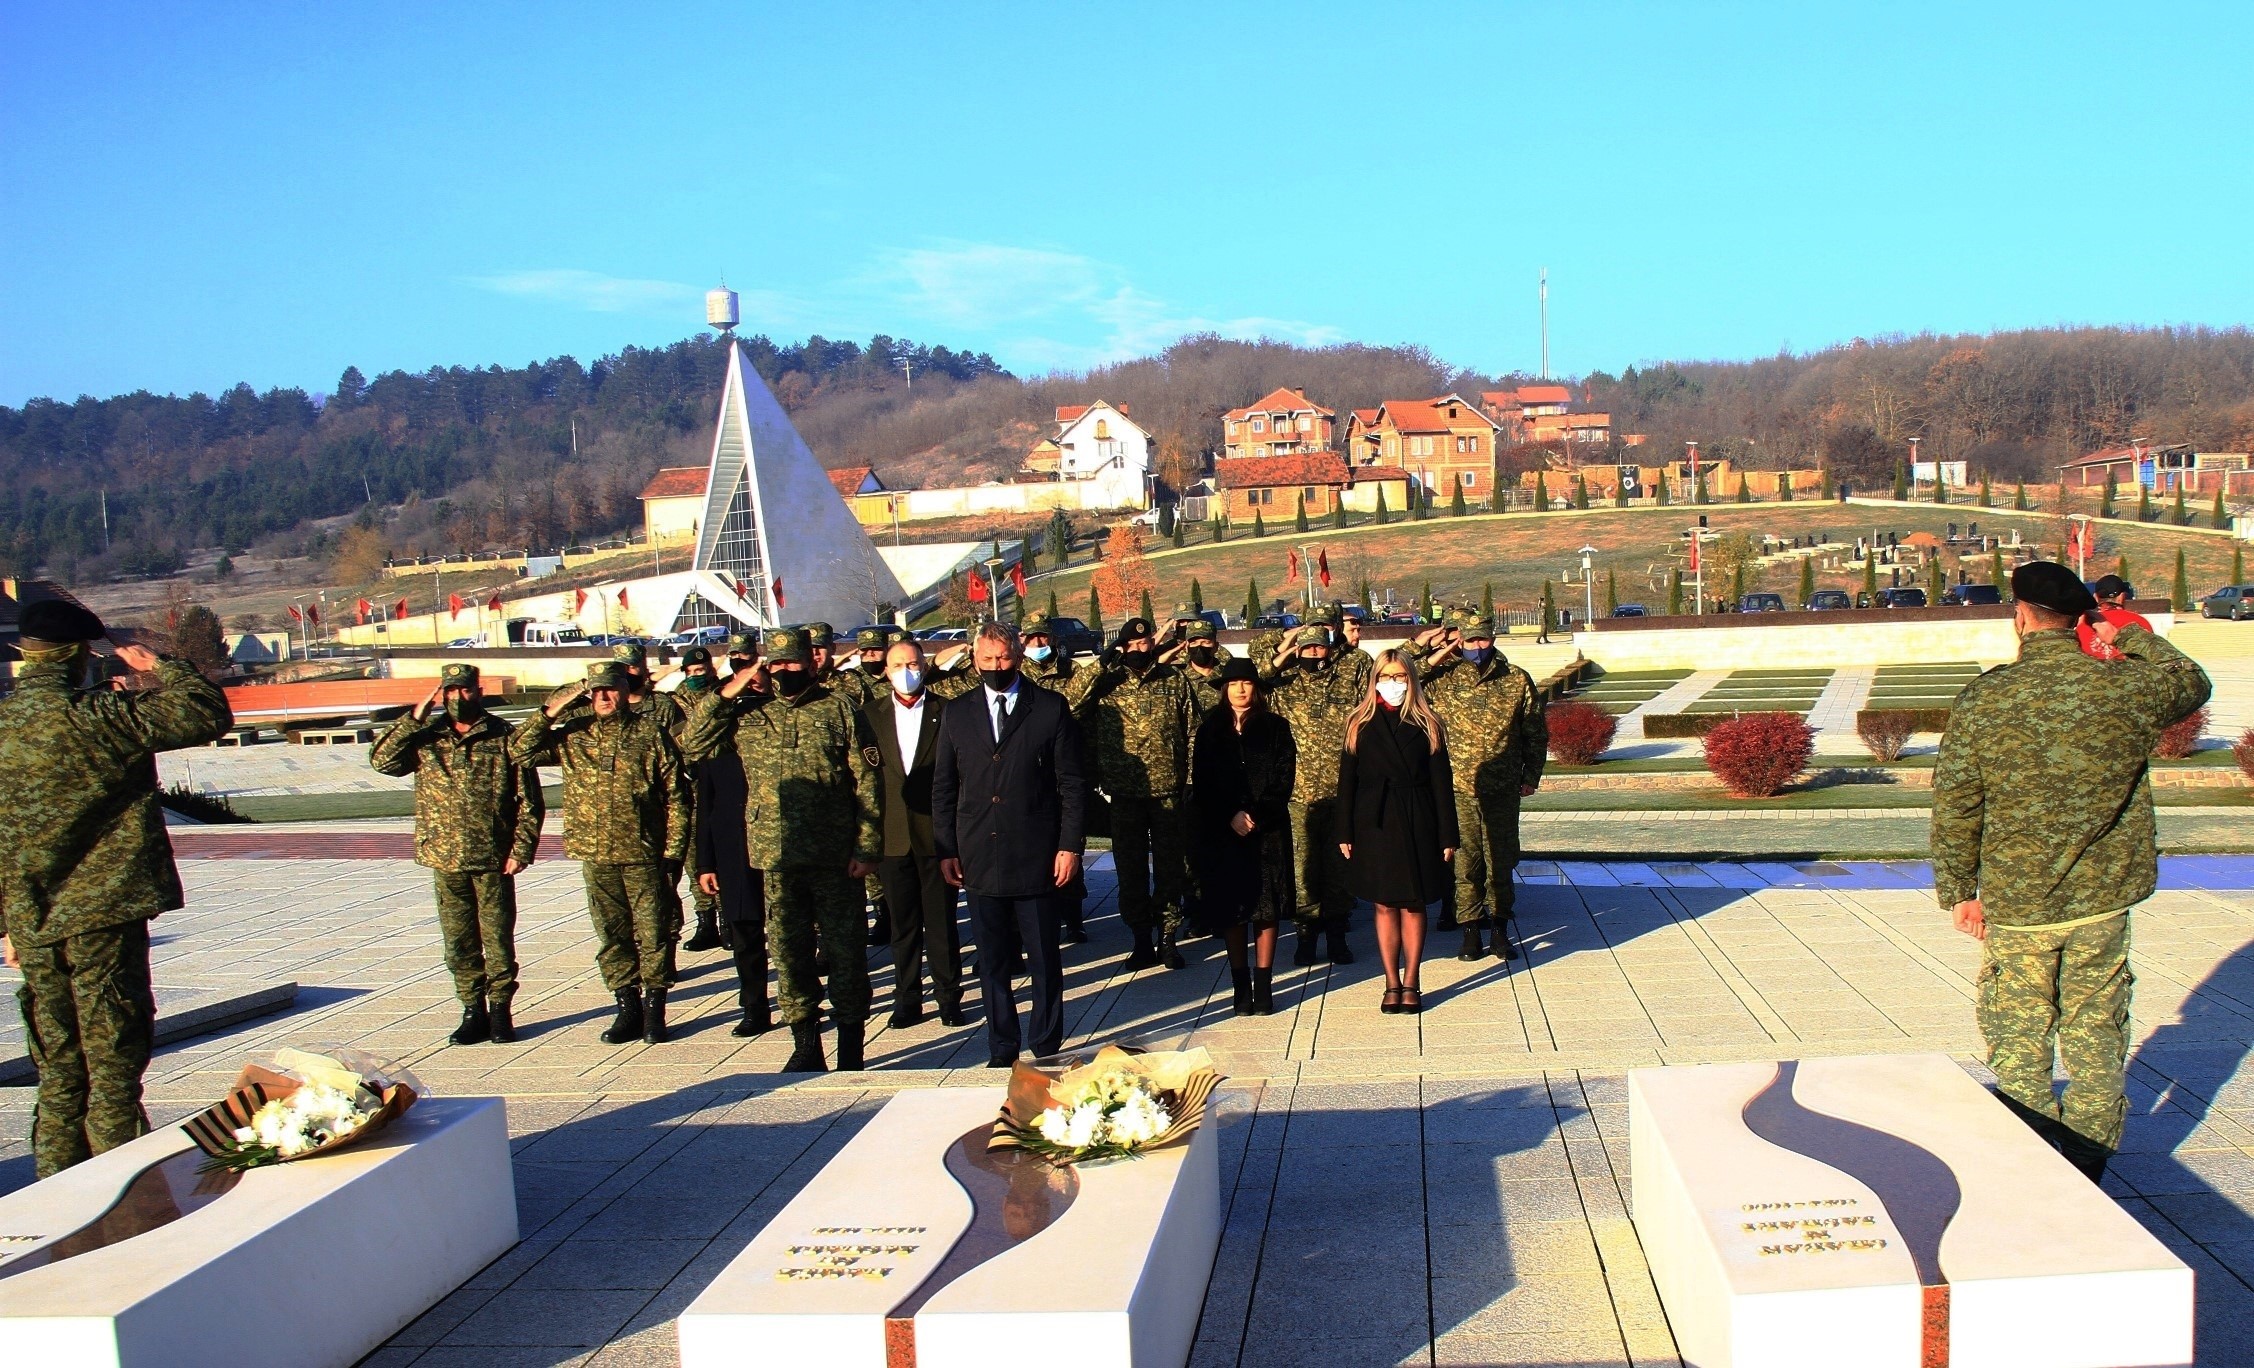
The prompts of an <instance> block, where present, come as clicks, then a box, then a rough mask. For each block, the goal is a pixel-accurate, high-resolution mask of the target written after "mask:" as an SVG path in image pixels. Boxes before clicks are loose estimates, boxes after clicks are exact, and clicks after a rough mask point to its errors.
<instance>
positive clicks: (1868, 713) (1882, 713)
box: [1855, 708, 1950, 736]
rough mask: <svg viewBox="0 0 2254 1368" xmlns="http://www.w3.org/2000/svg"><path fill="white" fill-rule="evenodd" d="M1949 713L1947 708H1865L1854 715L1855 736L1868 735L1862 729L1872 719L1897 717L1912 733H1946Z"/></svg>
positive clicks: (1869, 724)
mask: <svg viewBox="0 0 2254 1368" xmlns="http://www.w3.org/2000/svg"><path fill="white" fill-rule="evenodd" d="M1949 712H1950V710H1949V709H1947V708H1865V709H1863V710H1862V711H1861V712H1858V713H1856V714H1855V734H1856V735H1858V736H1868V735H1870V733H1869V732H1868V731H1866V730H1864V729H1865V728H1867V727H1869V726H1871V725H1872V722H1873V719H1876V718H1880V717H1899V718H1901V719H1903V721H1904V722H1906V723H1907V724H1908V726H1909V729H1910V730H1911V731H1913V732H1938V731H1947V730H1948V729H1949Z"/></svg>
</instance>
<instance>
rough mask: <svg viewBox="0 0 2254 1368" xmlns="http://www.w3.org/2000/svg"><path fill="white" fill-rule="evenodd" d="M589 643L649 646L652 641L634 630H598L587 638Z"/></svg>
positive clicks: (590, 644)
mask: <svg viewBox="0 0 2254 1368" xmlns="http://www.w3.org/2000/svg"><path fill="white" fill-rule="evenodd" d="M587 644H588V645H589V646H647V645H649V644H650V643H649V640H648V639H647V638H645V637H638V636H635V635H634V634H633V633H632V632H609V633H601V632H598V633H597V634H595V635H594V636H591V637H589V638H587Z"/></svg>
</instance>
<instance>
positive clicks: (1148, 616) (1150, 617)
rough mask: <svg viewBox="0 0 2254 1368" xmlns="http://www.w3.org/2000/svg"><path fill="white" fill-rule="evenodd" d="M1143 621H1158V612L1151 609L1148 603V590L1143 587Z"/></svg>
mask: <svg viewBox="0 0 2254 1368" xmlns="http://www.w3.org/2000/svg"><path fill="white" fill-rule="evenodd" d="M1143 621H1145V622H1156V621H1158V614H1157V613H1156V612H1154V611H1152V609H1151V605H1150V590H1148V589H1145V590H1144V591H1143Z"/></svg>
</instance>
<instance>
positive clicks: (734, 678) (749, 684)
mask: <svg viewBox="0 0 2254 1368" xmlns="http://www.w3.org/2000/svg"><path fill="white" fill-rule="evenodd" d="M766 687H767V661H766V659H765V658H764V657H762V658H760V659H758V660H755V661H753V662H751V664H749V665H746V666H745V667H744V668H742V669H740V670H738V671H736V672H735V673H734V674H732V675H729V676H728V682H727V683H725V684H722V685H721V686H720V696H721V697H722V698H737V697H740V696H741V695H742V694H743V692H744V691H745V690H746V689H764V688H766Z"/></svg>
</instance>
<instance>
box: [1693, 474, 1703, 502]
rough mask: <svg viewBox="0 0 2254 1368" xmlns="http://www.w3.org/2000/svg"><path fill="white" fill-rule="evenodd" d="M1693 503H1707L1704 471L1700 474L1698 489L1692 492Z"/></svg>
mask: <svg viewBox="0 0 2254 1368" xmlns="http://www.w3.org/2000/svg"><path fill="white" fill-rule="evenodd" d="M1691 502H1692V503H1694V504H1704V503H1705V502H1706V472H1705V471H1703V470H1701V471H1700V472H1698V488H1696V489H1694V490H1692V491H1691Z"/></svg>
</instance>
